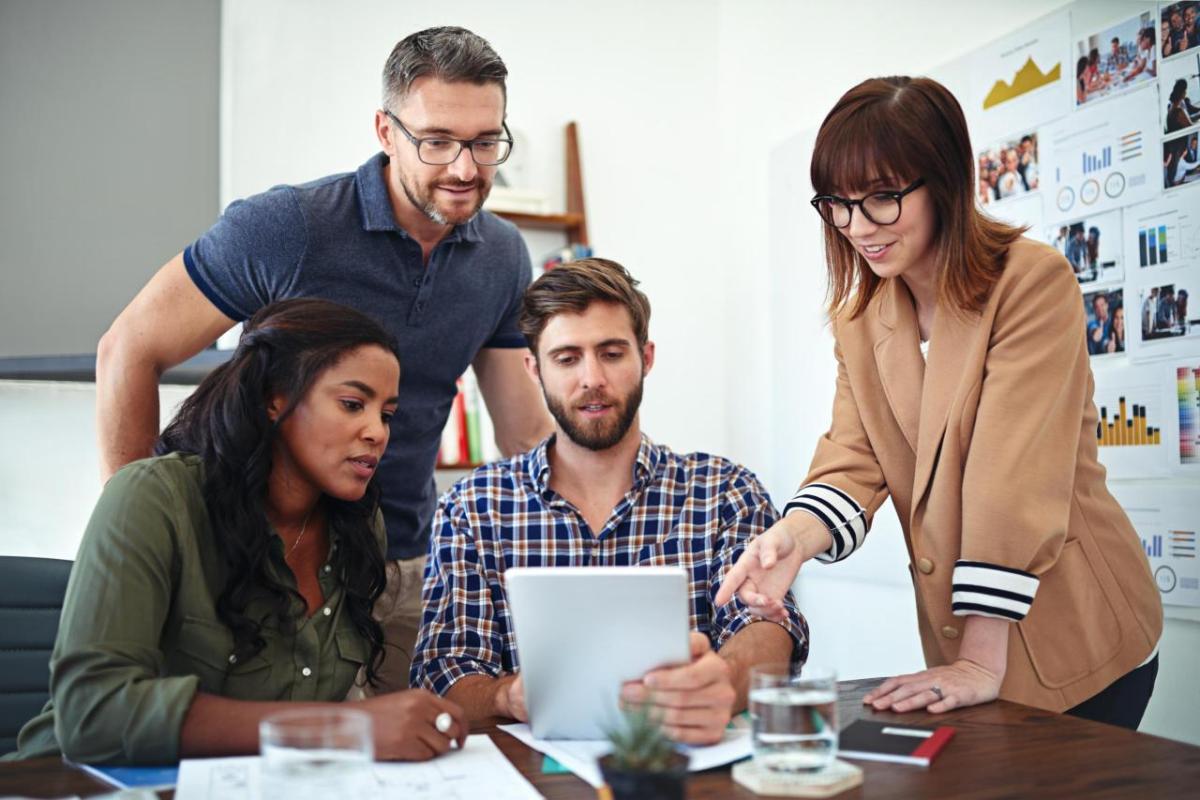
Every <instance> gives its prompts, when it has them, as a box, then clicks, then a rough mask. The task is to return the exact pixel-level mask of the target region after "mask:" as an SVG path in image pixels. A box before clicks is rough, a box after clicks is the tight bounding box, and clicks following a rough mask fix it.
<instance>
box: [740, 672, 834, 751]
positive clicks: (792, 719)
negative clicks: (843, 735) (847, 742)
mask: <svg viewBox="0 0 1200 800" xmlns="http://www.w3.org/2000/svg"><path fill="white" fill-rule="evenodd" d="M750 721H751V725H752V728H753V732H754V760H755V761H756V762H757V763H758V764H759V765H761V766H762V767H764V768H765V769H768V770H771V771H773V772H815V771H817V770H820V769H824V768H825V767H827V766H828V765H829V764H830V763H832V761H833V759H834V757H835V756H836V755H837V740H838V723H837V676H836V675H834V672H833V670H831V669H826V668H824V667H814V666H809V665H805V666H803V667H799V668H796V667H793V666H792V665H791V664H788V663H778V664H761V665H759V666H757V667H754V668H753V669H752V670H751V671H750Z"/></svg>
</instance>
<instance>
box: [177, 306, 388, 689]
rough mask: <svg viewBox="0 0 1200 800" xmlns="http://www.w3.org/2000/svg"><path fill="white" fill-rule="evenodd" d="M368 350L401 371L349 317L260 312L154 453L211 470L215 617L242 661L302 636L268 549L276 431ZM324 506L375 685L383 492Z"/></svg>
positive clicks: (285, 309)
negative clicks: (272, 405) (341, 365)
mask: <svg viewBox="0 0 1200 800" xmlns="http://www.w3.org/2000/svg"><path fill="white" fill-rule="evenodd" d="M364 345H378V346H379V347H382V348H384V349H385V350H387V351H388V352H390V353H392V354H393V355H395V356H396V360H397V361H399V360H400V354H399V347H398V345H397V343H396V340H395V338H394V337H392V336H391V334H389V333H388V332H387V331H385V330H384V329H383V328H382V327H381V326H380V325H379V324H378V323H376V322H375V321H374V320H372V319H371V318H369V317H367V316H364V315H363V314H361V313H359V312H357V311H354V310H353V309H350V308H346V307H345V306H341V305H338V304H337V303H331V302H328V301H325V300H313V299H297V300H284V301H281V302H278V303H272V304H271V305H268V306H265V307H264V308H262V309H261V310H260V311H259V312H258V313H257V314H255V315H254V316H253V317H251V318H250V320H249V321H248V322H247V323H246V326H245V330H244V331H243V332H242V336H241V340H240V341H239V342H238V347H237V350H236V351H235V352H234V354H233V357H232V358H230V359H229V361H227V362H226V363H224V364H222V365H221V366H220V367H218V368H216V369H214V370H213V371H212V372H211V373H209V374H208V376H207V377H206V378H205V379H204V380H203V381H202V382H201V383H200V385H199V386H198V387H197V388H196V391H195V392H194V393H193V394H192V395H191V396H190V397H188V398H187V399H186V400H185V401H184V402H183V404H182V406H181V407H180V409H179V413H178V414H176V415H175V418H174V419H173V420H172V421H171V423H170V424H169V425H168V426H167V427H166V429H165V430H164V431H163V433H162V435H161V436H160V437H159V440H158V443H157V445H156V446H155V453H156V454H157V455H165V454H167V453H173V452H186V453H195V454H196V455H198V456H200V458H201V460H202V461H203V463H204V502H205V506H206V507H207V509H208V516H209V520H210V522H211V524H212V529H213V535H214V538H215V540H216V542H217V548H218V552H219V553H220V555H221V557H222V560H223V562H224V565H225V567H226V570H227V572H226V581H225V586H224V589H223V590H222V591H221V595H220V597H219V598H218V599H217V614H218V616H219V618H220V619H221V621H222V622H224V623H225V624H226V625H228V626H229V628H230V629H231V630H232V631H233V640H234V653H235V655H237V657H238V659H239V660H244V659H246V658H249V657H252V656H254V655H256V654H257V653H258V652H260V651H261V650H262V649H263V647H264V646H265V644H266V641H265V639H264V637H263V628H264V627H265V626H269V625H272V624H273V623H274V624H275V625H277V626H278V627H279V628H280V629H281V630H285V631H290V630H294V629H295V624H296V619H295V617H294V614H293V613H292V611H291V609H292V604H293V602H294V600H295V599H296V598H299V594H298V593H297V592H296V591H295V589H292V588H291V587H288V586H284V585H283V584H281V583H279V582H278V581H277V580H274V579H273V578H272V577H271V573H270V571H269V570H268V568H267V563H268V554H269V551H270V548H271V546H272V541H271V540H272V538H273V537H272V536H271V535H270V531H271V528H270V524H269V523H268V521H267V512H266V502H267V479H268V477H269V476H270V474H271V454H272V446H273V444H274V442H275V437H276V436H277V435H278V432H279V426H280V425H281V424H282V423H283V421H284V420H285V419H287V418H288V416H289V415H291V413H292V412H293V411H294V410H295V408H296V406H297V404H299V402H300V401H301V400H302V399H303V398H304V396H305V395H306V394H307V393H308V390H309V388H310V387H311V386H312V384H313V382H314V381H316V380H317V378H318V377H319V376H320V375H321V374H322V373H323V372H324V371H325V370H327V369H329V368H330V367H332V366H333V365H334V364H336V363H337V362H338V360H339V359H341V358H342V357H343V356H344V355H345V354H347V353H348V352H349V351H351V350H354V349H356V348H358V347H362V346H364ZM277 396H282V397H284V398H286V399H287V407H286V408H285V409H284V411H283V413H281V414H279V415H278V417H277V418H276V419H275V421H272V420H271V419H270V418H269V417H268V415H267V401H268V398H270V397H277ZM321 503H322V504H323V508H324V510H325V515H326V519H327V520H328V524H329V526H330V528H331V529H336V530H337V532H338V535H339V537H340V540H341V546H339V547H337V548H336V549H334V550H333V552H332V553H331V557H332V565H333V568H334V569H335V570H336V571H337V572H336V574H337V575H339V576H340V579H341V582H342V585H343V586H344V587H345V592H346V598H347V600H346V602H347V608H348V610H349V614H350V619H351V620H352V622H353V623H354V627H355V628H356V629H357V630H358V632H359V633H360V634H361V635H362V636H363V637H364V638H365V639H366V640H367V641H368V642H369V643H370V656H369V657H368V659H367V663H366V679H367V682H368V683H371V684H374V683H375V681H376V676H377V670H378V668H379V665H380V663H381V662H382V659H383V631H382V629H381V628H380V626H379V623H377V622H376V621H375V619H374V618H373V617H372V616H371V609H372V607H373V606H374V604H375V599H376V598H377V597H379V595H380V593H381V592H382V591H383V589H384V584H385V583H386V577H385V573H384V560H383V554H382V553H381V552H380V550H379V544H378V540H377V539H376V538H375V535H374V533H373V530H372V519H373V517H374V515H375V513H376V510H377V508H378V506H379V486H378V484H377V483H376V480H375V478H372V479H371V481H370V483H369V484H368V485H367V491H366V494H364V495H363V497H362V499H361V500H358V501H356V502H347V501H343V500H339V499H337V498H335V497H330V496H328V495H325V496H323V497H322V499H321ZM258 598H263V599H265V600H266V601H267V603H266V605H267V608H268V609H269V611H268V613H267V614H265V615H263V616H262V617H260V618H258V619H255V618H254V617H252V616H250V615H248V614H247V612H246V609H247V606H248V605H249V604H250V602H251V600H254V599H258ZM272 618H273V620H272Z"/></svg>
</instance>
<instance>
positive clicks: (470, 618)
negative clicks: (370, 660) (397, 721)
mask: <svg viewBox="0 0 1200 800" xmlns="http://www.w3.org/2000/svg"><path fill="white" fill-rule="evenodd" d="M462 503H463V501H462V499H461V496H460V495H458V494H457V492H455V491H453V490H452V491H451V492H449V493H447V494H446V495H445V496H444V497H443V499H442V501H441V502H440V503H439V506H438V510H437V513H436V514H435V515H434V519H433V539H432V542H431V545H430V552H429V563H428V566H427V567H426V568H425V588H424V592H423V595H422V598H421V600H422V606H423V608H424V609H425V610H424V613H423V615H422V619H421V632H420V634H419V636H418V637H417V646H416V649H415V651H414V653H413V663H412V670H411V672H410V674H409V683H410V684H411V685H412V686H415V687H419V688H425V689H429V690H430V691H433V692H436V693H438V694H440V695H444V694H446V692H448V691H449V690H450V687H452V686H453V685H454V684H455V683H457V682H458V681H459V680H461V679H462V678H465V677H466V676H468V675H487V676H490V677H498V676H499V675H500V674H501V672H502V671H503V669H504V665H503V662H502V654H503V652H504V638H503V635H502V632H501V631H499V630H498V629H497V626H496V625H495V622H494V619H495V614H494V611H495V609H494V608H493V605H492V597H491V591H490V587H489V586H488V581H487V577H486V575H485V574H484V570H483V567H482V565H481V563H480V558H479V549H478V548H477V547H476V544H475V539H474V534H473V533H472V531H471V527H470V525H469V524H468V521H467V517H466V512H465V510H464V508H463V505H462Z"/></svg>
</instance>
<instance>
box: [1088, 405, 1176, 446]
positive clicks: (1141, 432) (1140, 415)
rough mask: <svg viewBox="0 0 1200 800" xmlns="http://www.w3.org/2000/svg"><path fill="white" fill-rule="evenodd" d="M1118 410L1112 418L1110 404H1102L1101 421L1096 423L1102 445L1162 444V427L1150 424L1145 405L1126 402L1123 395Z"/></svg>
mask: <svg viewBox="0 0 1200 800" xmlns="http://www.w3.org/2000/svg"><path fill="white" fill-rule="evenodd" d="M1116 412H1117V413H1116V414H1114V415H1113V416H1112V418H1111V419H1110V418H1109V416H1108V406H1100V422H1099V423H1097V425H1096V442H1097V444H1098V445H1099V446H1100V447H1137V446H1145V445H1150V446H1153V445H1159V444H1162V428H1161V427H1158V428H1155V427H1151V426H1150V425H1149V424H1148V420H1147V418H1146V407H1145V406H1144V405H1138V404H1137V403H1126V402H1125V398H1124V397H1122V398H1120V400H1118V402H1117V409H1116Z"/></svg>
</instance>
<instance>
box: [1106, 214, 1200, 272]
mask: <svg viewBox="0 0 1200 800" xmlns="http://www.w3.org/2000/svg"><path fill="white" fill-rule="evenodd" d="M1197 209H1200V203H1193V204H1188V203H1180V202H1178V201H1177V200H1175V199H1174V198H1172V199H1169V200H1154V201H1153V202H1150V203H1142V204H1141V205H1137V206H1132V207H1131V208H1127V209H1125V232H1124V234H1123V235H1122V237H1121V238H1122V241H1123V244H1124V246H1125V264H1126V265H1127V266H1128V268H1129V270H1130V271H1131V272H1132V271H1134V270H1142V269H1144V270H1155V269H1162V268H1167V269H1170V268H1174V267H1181V266H1186V265H1188V264H1200V214H1197Z"/></svg>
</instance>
